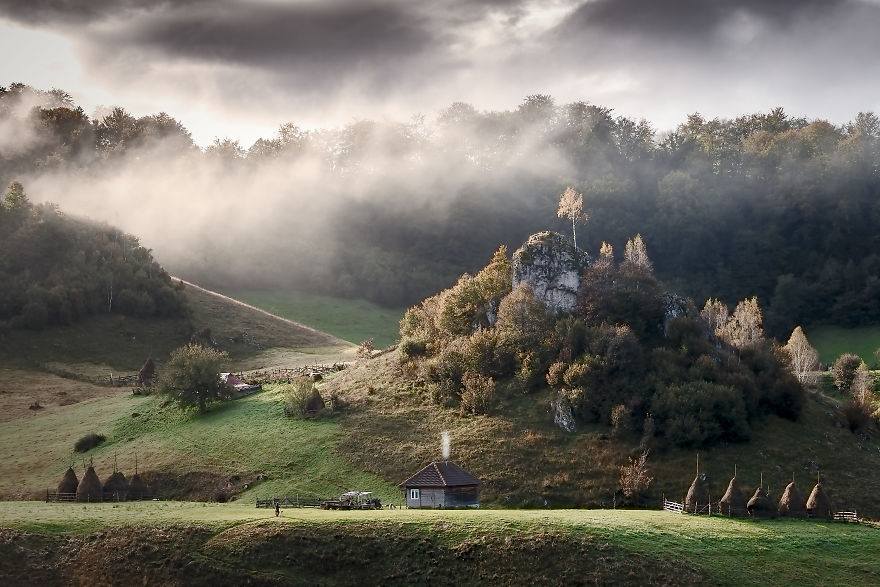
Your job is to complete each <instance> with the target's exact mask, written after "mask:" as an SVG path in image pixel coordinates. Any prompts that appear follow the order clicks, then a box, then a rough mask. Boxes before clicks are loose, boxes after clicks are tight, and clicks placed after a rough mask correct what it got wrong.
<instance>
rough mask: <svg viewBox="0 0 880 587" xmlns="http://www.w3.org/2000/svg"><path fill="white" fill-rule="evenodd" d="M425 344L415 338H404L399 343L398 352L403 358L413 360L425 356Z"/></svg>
mask: <svg viewBox="0 0 880 587" xmlns="http://www.w3.org/2000/svg"><path fill="white" fill-rule="evenodd" d="M426 348H427V347H426V346H425V343H424V342H422V341H420V340H417V339H415V338H404V339H403V340H401V341H400V352H401V353H403V355H404V356H406V357H409V358H413V357H420V356H422V355H424V354H425V350H426Z"/></svg>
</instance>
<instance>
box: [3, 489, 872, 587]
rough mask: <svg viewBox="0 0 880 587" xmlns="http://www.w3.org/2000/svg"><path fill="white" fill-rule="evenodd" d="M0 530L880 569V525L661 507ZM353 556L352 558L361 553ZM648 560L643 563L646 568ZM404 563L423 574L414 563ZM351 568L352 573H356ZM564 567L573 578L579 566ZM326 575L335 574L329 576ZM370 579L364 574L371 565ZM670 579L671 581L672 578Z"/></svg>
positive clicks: (136, 514)
mask: <svg viewBox="0 0 880 587" xmlns="http://www.w3.org/2000/svg"><path fill="white" fill-rule="evenodd" d="M0 526H2V527H6V528H11V529H14V530H17V531H22V532H28V533H36V534H41V535H71V534H72V535H77V534H87V533H92V532H97V531H102V530H106V529H108V528H113V527H144V526H160V527H165V528H166V532H167V528H168V527H169V526H170V527H175V526H178V527H179V526H184V527H186V526H197V527H201V528H207V529H208V530H209V532H210V534H211V535H212V538H210V539H209V540H208V541H207V542H206V543H205V544H204V546H202V547H201V548H202V550H203V551H212V549H215V550H214V552H218V551H219V552H223V553H226V554H227V555H228V554H231V553H236V552H238V553H241V551H242V550H244V551H245V552H247V551H248V549H251V550H254V551H255V550H258V549H264V548H266V547H267V545H268V546H271V545H272V540H273V539H278V538H279V536H284V535H288V538H289V537H290V536H296V535H297V534H299V533H303V532H305V533H307V534H308V535H310V536H312V537H313V538H314V537H315V536H319V537H324V538H325V539H330V537H333V538H332V539H333V540H337V541H346V540H347V539H349V538H350V539H353V540H356V541H357V542H358V543H359V544H360V547H361V548H366V545H367V544H369V543H371V542H373V543H375V544H374V546H373V550H375V549H376V548H379V546H378V545H380V544H381V543H382V540H389V539H391V538H392V537H396V538H397V539H407V538H408V537H409V538H410V539H412V541H413V542H422V543H424V542H425V541H430V542H431V543H434V544H435V548H437V549H451V550H453V551H455V550H456V549H461V548H462V547H463V546H465V545H471V547H473V545H474V544H483V545H484V546H485V545H491V546H493V547H495V548H497V550H498V552H497V553H496V555H497V556H499V557H504V556H505V548H507V549H511V548H525V549H526V552H528V551H529V549H532V550H531V552H532V556H534V555H535V554H536V553H535V550H534V549H541V547H542V546H546V544H547V543H548V542H549V543H550V544H553V550H554V552H555V556H557V557H559V558H562V559H568V558H569V557H570V555H571V554H572V553H571V552H569V551H570V550H574V551H575V553H577V549H578V548H580V549H583V548H584V547H585V546H586V545H589V546H591V547H592V548H594V549H598V550H599V551H600V552H603V553H604V555H605V556H606V557H610V558H614V557H623V558H624V559H626V558H628V557H631V558H632V559H633V560H634V561H636V562H638V563H639V565H642V566H641V567H639V568H635V569H629V572H630V573H633V572H636V573H638V572H641V573H642V574H645V575H647V574H649V573H650V572H651V571H650V570H649V569H650V568H651V567H650V565H652V564H653V565H657V566H658V567H662V565H664V564H665V565H669V564H672V565H673V567H678V568H679V569H680V570H681V571H682V573H683V574H682V575H681V576H680V579H683V581H684V582H695V580H696V582H702V583H711V584H718V585H744V584H772V585H828V584H841V583H846V584H849V585H872V584H876V583H877V582H878V581H880V563H878V562H877V560H876V552H877V550H878V548H880V529H877V528H875V527H872V526H868V525H859V524H844V523H828V522H816V521H780V520H776V521H751V520H735V519H727V518H721V517H712V518H709V517H703V516H690V515H679V514H671V513H669V512H659V511H638V510H478V511H455V510H429V511H425V510H400V509H397V510H388V509H386V510H380V511H355V512H335V511H323V510H314V509H286V510H284V512H283V514H282V516H281V517H280V518H275V517H274V515H273V512H272V511H271V510H261V509H256V508H254V507H253V506H246V505H239V504H197V503H182V502H138V503H121V504H110V503H104V504H46V503H39V502H18V503H11V502H0ZM356 537H360V538H359V539H358V538H356ZM264 542H265V543H264ZM530 544H531V546H529V545H530ZM388 554H392V553H388ZM351 556H355V557H356V552H353V553H351ZM392 556H393V554H392ZM471 558H473V555H471V557H468V556H464V557H462V556H460V555H459V556H458V557H457V560H456V563H457V564H458V565H459V566H466V565H467V563H468V560H469V559H471ZM575 558H576V557H575ZM285 560H286V561H289V560H290V559H289V558H286V559H285ZM529 560H531V557H530V556H528V555H526V559H525V562H526V563H528V561H529ZM364 562H366V561H364ZM380 562H381V561H380ZM606 562H607V561H606ZM646 563H647V565H648V566H643V565H645V564H646ZM252 564H253V561H252ZM288 564H291V563H288ZM292 564H296V563H292ZM410 564H413V565H416V566H418V565H419V561H417V560H416V561H410ZM425 564H428V563H427V562H425ZM528 564H533V563H528ZM574 564H575V565H577V564H578V563H577V562H575V563H574ZM580 564H582V565H583V566H585V567H586V566H588V565H589V564H590V563H589V562H588V561H587V560H582V561H581V563H580ZM617 564H619V562H618V563H617ZM541 565H546V566H547V567H552V565H553V563H552V562H551V561H550V560H545V561H543V562H542V563H541ZM541 565H539V566H541ZM624 568H626V567H624ZM347 570H348V572H349V573H350V572H351V568H349V569H347ZM473 570H474V571H475V570H476V569H473ZM568 571H569V572H572V571H573V572H575V573H576V572H577V571H578V568H577V566H575V567H574V568H573V569H569V570H568ZM684 571H687V573H688V574H684ZM325 572H327V573H328V575H331V574H332V572H333V571H331V570H329V569H328V570H326V571H325ZM365 572H367V573H369V569H368V568H367V565H365ZM366 576H369V574H367V575H366ZM463 577H464V576H463ZM627 579H628V580H627ZM636 579H637V576H633V575H631V576H629V577H626V576H622V577H618V581H616V582H619V583H624V584H627V583H635V582H637V581H636ZM674 579H675V577H673V580H672V581H670V582H676V581H675V580H674ZM581 580H582V581H583V580H584V577H581ZM464 581H465V582H466V583H469V581H467V579H464ZM652 583H653V581H652ZM346 584H347V583H346Z"/></svg>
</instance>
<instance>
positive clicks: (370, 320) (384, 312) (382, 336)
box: [224, 290, 406, 349]
mask: <svg viewBox="0 0 880 587" xmlns="http://www.w3.org/2000/svg"><path fill="white" fill-rule="evenodd" d="M224 293H225V294H226V295H229V296H231V297H233V298H235V299H237V300H241V301H243V302H246V303H248V304H251V305H252V306H256V307H257V308H261V309H263V310H266V311H267V312H271V313H273V314H276V315H278V316H283V317H284V318H288V319H290V320H295V321H296V322H300V323H302V324H307V325H309V326H311V327H313V328H316V329H318V330H321V331H323V332H329V333H330V334H332V335H334V336H338V337H339V338H341V339H343V340H346V341H348V342H351V343H354V344H358V343H360V342H361V341H363V340H367V339H368V338H373V339H374V344H375V346H376V348H377V349H380V348H385V347H387V346H390V345H392V344H394V343H395V342H396V341H397V339H398V338H399V333H398V325H399V323H400V319H401V318H403V312H404V310H405V309H406V308H397V309H392V308H383V307H381V306H378V305H376V304H374V303H372V302H368V301H366V300H348V299H344V298H334V297H329V296H318V295H312V294H306V293H302V292H296V291H265V290H230V291H225V292H224Z"/></svg>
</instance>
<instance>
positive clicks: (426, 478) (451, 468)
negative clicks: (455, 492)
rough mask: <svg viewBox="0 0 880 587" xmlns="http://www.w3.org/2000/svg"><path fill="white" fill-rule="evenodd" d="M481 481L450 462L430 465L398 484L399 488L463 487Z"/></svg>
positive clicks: (478, 483)
mask: <svg viewBox="0 0 880 587" xmlns="http://www.w3.org/2000/svg"><path fill="white" fill-rule="evenodd" d="M481 483H482V481H480V480H479V479H477V478H476V477H474V476H473V475H471V474H470V473H468V472H467V471H465V470H464V469H462V468H461V467H459V466H458V465H456V464H455V463H453V462H450V461H439V462H436V463H431V464H430V465H428V466H427V467H425V468H424V469H422V470H421V471H419V472H418V473H416V474H415V475H413V476H411V477H410V478H409V479H407V480H406V481H404V482H403V483H401V484H400V486H401V487H465V486H471V485H480V484H481Z"/></svg>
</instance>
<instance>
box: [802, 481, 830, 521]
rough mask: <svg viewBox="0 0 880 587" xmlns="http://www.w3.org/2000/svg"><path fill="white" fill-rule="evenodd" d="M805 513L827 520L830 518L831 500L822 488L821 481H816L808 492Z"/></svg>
mask: <svg viewBox="0 0 880 587" xmlns="http://www.w3.org/2000/svg"><path fill="white" fill-rule="evenodd" d="M807 515H809V516H810V517H811V518H826V519H828V520H830V519H831V518H832V511H831V500H830V499H828V495H826V494H825V492H824V491H823V490H822V484H821V483H816V486H815V487H813V491H811V492H810V497H809V498H807Z"/></svg>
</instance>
